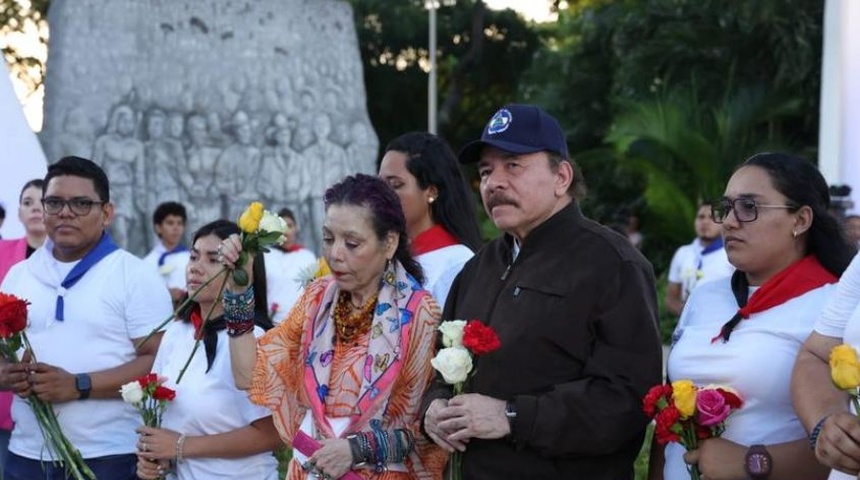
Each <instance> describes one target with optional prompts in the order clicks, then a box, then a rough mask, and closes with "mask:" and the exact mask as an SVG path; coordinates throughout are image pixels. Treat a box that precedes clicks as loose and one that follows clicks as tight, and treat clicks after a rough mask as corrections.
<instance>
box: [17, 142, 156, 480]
mask: <svg viewBox="0 0 860 480" xmlns="http://www.w3.org/2000/svg"><path fill="white" fill-rule="evenodd" d="M42 205H43V206H44V210H45V212H44V213H45V228H46V230H47V235H48V239H47V240H46V241H45V244H44V245H43V246H42V247H41V248H39V249H38V250H36V251H35V252H34V253H33V254H32V255H31V256H30V258H28V259H27V260H25V261H24V262H21V263H19V264H17V265H15V266H14V267H12V269H11V270H10V271H9V273H8V274H7V276H6V278H5V279H4V280H3V284H2V286H0V290H2V291H3V292H5V293H8V294H13V295H16V296H18V297H20V298H23V299H26V300H28V301H29V302H30V306H29V318H28V320H29V321H28V326H27V335H28V337H29V339H30V343H31V344H32V346H33V352H34V353H35V355H36V356H37V358H38V360H39V362H35V363H24V364H20V363H19V364H11V363H5V362H2V364H0V388H3V389H5V390H12V391H14V392H15V393H16V394H17V397H16V398H15V399H14V401H13V405H12V418H13V420H14V421H15V427H14V429H13V430H12V439H11V441H10V445H9V450H10V453H9V457H8V459H7V462H6V469H5V472H4V478H5V479H6V480H29V479H34V478H40V479H52V480H53V479H57V480H60V479H65V478H66V475H65V471H64V470H63V468H62V466H58V464H54V463H50V460H51V459H52V458H53V454H52V452H50V451H48V450H47V449H46V448H45V445H46V442H45V439H44V437H43V435H42V432H41V430H40V428H39V426H38V423H37V421H36V418H35V417H34V415H33V413H32V410H31V409H30V407H29V406H28V405H27V403H26V398H27V397H28V396H29V395H34V394H35V395H38V396H39V398H40V399H42V400H44V401H47V402H50V403H51V404H52V405H53V408H54V411H55V412H56V414H57V418H58V420H59V422H60V426H61V427H62V429H63V432H64V433H65V434H66V436H67V437H68V438H69V440H70V441H71V442H72V443H73V444H74V445H75V447H77V448H78V450H80V452H81V454H82V456H83V458H84V459H85V460H86V462H87V464H88V465H89V467H90V468H91V469H92V471H93V472H94V473H95V474H96V477H97V478H100V479H102V478H109V479H118V480H126V479H127V480H133V479H135V478H136V476H135V466H136V463H137V458H136V456H135V454H134V452H135V451H136V448H135V443H136V440H137V435H136V434H135V428H136V427H137V426H138V425H139V424H140V419H139V418H138V415H137V413H136V411H135V410H134V408H133V407H131V406H130V405H128V404H126V403H124V402H123V401H122V399H121V398H120V395H119V389H120V386H122V385H123V384H124V383H127V382H129V381H131V380H133V379H135V378H137V377H140V376H142V375H144V374H146V373H149V371H150V368H151V366H152V361H153V359H154V356H155V352H156V351H157V350H158V345H159V341H160V335H156V336H155V337H153V338H152V339H151V340H150V341H148V342H147V343H146V344H145V345H142V346H140V347H137V343H138V342H139V341H140V340H141V339H142V338H143V337H145V336H146V335H147V334H148V333H149V332H150V331H151V330H152V329H153V328H155V327H156V326H157V325H158V324H159V323H160V322H161V321H163V320H164V319H165V318H167V317H168V316H169V315H170V311H171V307H170V296H169V295H168V293H167V289H166V288H164V284H163V283H162V282H161V280H160V279H159V278H158V275H157V274H156V273H155V272H153V271H152V270H151V269H150V268H149V267H147V266H146V265H145V264H144V263H143V261H142V260H140V259H139V258H137V257H135V256H133V255H132V254H130V253H128V252H126V251H124V250H122V249H120V248H119V247H117V246H116V245H115V244H114V243H113V241H112V239H111V237H110V235H109V234H108V233H107V228H108V227H109V226H110V224H111V220H112V219H113V214H114V206H113V204H112V203H111V202H110V190H109V185H108V179H107V176H106V175H105V173H104V171H103V170H102V169H101V168H100V167H99V166H98V165H96V164H95V163H93V162H92V161H90V160H87V159H83V158H79V157H65V158H63V159H61V160H60V161H59V162H57V163H55V164H53V165H51V166H49V167H48V174H47V175H46V176H45V183H44V186H43V196H42Z"/></svg>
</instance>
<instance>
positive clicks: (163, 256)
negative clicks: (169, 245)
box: [158, 244, 188, 267]
mask: <svg viewBox="0 0 860 480" xmlns="http://www.w3.org/2000/svg"><path fill="white" fill-rule="evenodd" d="M187 251H188V247H186V246H185V245H182V244H180V245H177V246H175V247H173V250H168V251H166V252H164V253H162V254H161V256H160V257H158V266H159V267H160V266H162V265H164V259H166V258H167V256H168V255H173V254H174V253H179V252H187Z"/></svg>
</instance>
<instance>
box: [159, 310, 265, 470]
mask: <svg viewBox="0 0 860 480" xmlns="http://www.w3.org/2000/svg"><path fill="white" fill-rule="evenodd" d="M254 334H255V335H256V336H257V337H259V336H260V335H262V334H263V330H262V329H260V328H256V329H255V331H254ZM228 342H229V339H228V338H227V332H226V331H225V330H222V331H220V332H218V346H217V348H216V349H215V359H214V361H213V362H212V369H211V370H209V372H208V373H207V372H206V352H205V350H204V348H203V345H201V346H200V348H198V349H197V352H195V353H194V358H193V359H192V360H191V363H190V364H189V366H188V370H186V372H185V375H184V376H183V377H182V381H181V382H180V383H179V385H176V379H177V378H178V377H179V372H180V370H181V369H182V367H183V366H184V365H185V362H186V361H187V360H188V357H189V356H190V355H191V351H192V349H193V348H194V326H193V325H192V324H191V323H190V322H189V323H185V322H182V321H175V322H171V324H170V326H169V327H168V329H167V332H166V333H165V334H164V337H163V339H162V340H161V346H160V347H159V349H158V354H157V355H156V357H155V363H154V364H153V366H152V371H154V372H156V373H158V374H159V375H163V376H166V377H167V382H165V386H166V387H169V388H172V389H174V390H176V398H175V399H174V400H173V401H172V402H170V403H169V404H168V405H167V408H166V409H165V411H164V417H163V418H162V422H161V425H162V427H163V428H167V429H170V430H174V431H177V432H180V433H184V434H186V435H188V436H198V435H212V434H218V433H226V432H229V431H232V430H235V429H238V428H242V427H245V426H247V425H249V424H250V423H251V422H253V421H254V420H257V419H259V418H264V417H267V416H269V415H271V414H272V412H271V411H270V410H269V409H268V408H265V407H260V406H257V405H253V404H252V403H251V401H250V400H248V394H247V393H246V392H243V391H242V390H239V389H237V388H236V384H235V381H234V379H233V371H232V369H231V361H230V347H229V343H228ZM277 473H278V462H277V460H276V459H275V457H274V456H273V455H272V453H271V452H265V453H259V454H256V455H251V456H248V457H242V458H187V459H185V461H183V462H180V463H179V464H177V471H176V476H175V477H172V478H179V479H182V480H191V479H196V478H200V479H203V478H205V479H236V480H239V479H246V478H254V479H260V480H274V479H276V478H277Z"/></svg>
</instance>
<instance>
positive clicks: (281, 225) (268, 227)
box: [259, 210, 287, 244]
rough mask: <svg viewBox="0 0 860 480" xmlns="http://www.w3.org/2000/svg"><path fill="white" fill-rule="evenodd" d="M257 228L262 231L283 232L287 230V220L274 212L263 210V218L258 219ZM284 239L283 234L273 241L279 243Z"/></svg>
mask: <svg viewBox="0 0 860 480" xmlns="http://www.w3.org/2000/svg"><path fill="white" fill-rule="evenodd" d="M259 230H260V231H262V232H280V233H284V232H286V231H287V222H285V221H284V219H283V218H281V217H279V216H277V215H275V214H274V213H272V212H270V211H268V210H265V211H263V218H261V219H260V226H259ZM284 240H285V238H284V236H283V235H281V238H279V239H278V240H277V241H276V242H275V243H276V244H281V243H283V242H284Z"/></svg>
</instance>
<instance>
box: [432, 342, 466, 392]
mask: <svg viewBox="0 0 860 480" xmlns="http://www.w3.org/2000/svg"><path fill="white" fill-rule="evenodd" d="M430 365H433V368H435V369H436V370H437V371H438V372H439V373H441V374H442V378H444V379H445V383H449V384H451V385H454V384H457V383H463V382H465V381H466V377H467V376H469V372H471V371H472V355H471V354H469V351H468V350H466V349H465V348H462V347H449V348H443V349H442V350H439V353H437V354H436V356H435V357H433V359H432V360H430Z"/></svg>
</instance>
